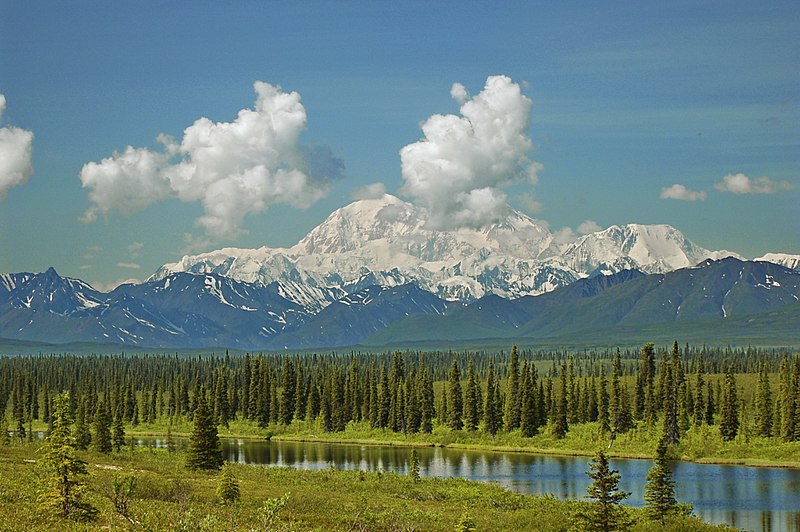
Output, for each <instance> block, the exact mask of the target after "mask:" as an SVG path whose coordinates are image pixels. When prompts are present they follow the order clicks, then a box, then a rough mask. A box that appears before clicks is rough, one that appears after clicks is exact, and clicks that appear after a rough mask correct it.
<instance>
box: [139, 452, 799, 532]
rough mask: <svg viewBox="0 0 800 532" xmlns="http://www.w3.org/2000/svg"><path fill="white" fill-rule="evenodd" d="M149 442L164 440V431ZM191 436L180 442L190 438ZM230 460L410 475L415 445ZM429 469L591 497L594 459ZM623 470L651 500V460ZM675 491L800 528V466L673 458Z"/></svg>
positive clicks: (624, 484) (510, 457)
mask: <svg viewBox="0 0 800 532" xmlns="http://www.w3.org/2000/svg"><path fill="white" fill-rule="evenodd" d="M140 444H141V445H153V446H163V445H164V441H163V440H162V439H158V438H143V439H142V440H140ZM185 444H186V441H185V440H184V441H178V445H179V446H181V445H185ZM223 452H224V454H225V457H226V459H227V460H229V461H232V462H239V463H244V464H260V465H272V466H286V467H296V468H301V469H325V468H327V467H329V465H328V464H330V463H333V464H334V466H335V467H336V468H337V469H347V470H359V469H363V470H365V471H377V470H383V471H387V472H388V471H393V472H396V473H400V474H405V473H406V472H407V467H408V459H409V456H410V453H411V449H409V448H405V447H388V446H371V445H369V446H362V445H342V444H327V443H294V442H269V441H252V440H223ZM417 454H418V456H419V462H420V474H421V475H422V476H436V477H463V478H468V479H472V480H477V481H481V482H495V483H497V484H500V485H501V486H505V487H507V488H508V489H511V490H513V491H516V492H519V493H527V494H535V495H543V494H552V495H555V496H556V497H559V498H573V499H579V498H583V496H584V495H585V494H586V488H587V487H588V485H589V477H588V476H587V475H586V470H587V469H588V458H585V457H565V456H550V455H533V454H522V453H501V452H488V451H464V450H455V449H443V448H434V447H423V448H418V449H417ZM610 462H611V466H612V467H613V468H614V469H617V470H619V472H620V474H621V475H622V480H621V482H620V485H621V486H620V487H621V489H624V490H625V491H628V492H631V495H630V497H629V498H628V499H627V500H626V502H627V503H628V504H631V505H633V506H643V505H644V499H643V493H644V484H645V477H646V476H647V472H648V470H649V469H650V467H651V466H652V465H653V463H652V461H650V460H623V459H612V460H611V461H610ZM671 468H672V472H673V479H674V480H675V495H676V498H677V499H678V501H679V502H689V503H692V504H693V505H694V512H695V514H696V515H698V516H700V517H701V518H703V519H704V520H706V521H708V522H712V523H727V524H729V525H732V526H735V527H737V528H742V529H745V530H755V531H780V530H787V531H796V532H800V471H797V470H790V469H780V468H757V467H743V466H724V465H705V464H693V463H690V462H673V463H672V464H671Z"/></svg>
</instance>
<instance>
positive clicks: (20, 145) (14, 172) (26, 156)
mask: <svg viewBox="0 0 800 532" xmlns="http://www.w3.org/2000/svg"><path fill="white" fill-rule="evenodd" d="M5 110H6V97H5V95H3V94H0V118H2V117H3V113H4V112H5ZM32 145H33V133H32V132H30V131H28V130H26V129H20V128H18V127H13V126H6V127H1V128H0V200H4V199H5V198H6V194H8V189H10V188H11V187H15V186H18V185H22V184H24V183H25V182H26V181H27V180H28V178H29V177H30V176H31V175H33V165H32V164H31V151H32Z"/></svg>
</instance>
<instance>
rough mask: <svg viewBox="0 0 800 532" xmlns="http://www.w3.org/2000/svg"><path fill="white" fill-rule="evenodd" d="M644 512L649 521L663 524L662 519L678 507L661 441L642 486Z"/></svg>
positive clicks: (664, 446)
mask: <svg viewBox="0 0 800 532" xmlns="http://www.w3.org/2000/svg"><path fill="white" fill-rule="evenodd" d="M644 501H645V511H646V513H647V516H648V518H649V519H651V520H653V521H659V522H660V523H661V524H662V525H663V524H664V517H666V516H667V515H668V514H669V513H671V512H674V511H675V510H676V508H677V507H678V503H677V501H676V500H675V482H673V480H672V471H670V469H669V466H668V465H667V446H666V444H665V443H664V442H663V441H662V442H661V443H660V444H659V445H658V448H657V449H656V458H655V464H654V465H653V467H651V468H650V471H648V473H647V482H646V484H645V486H644Z"/></svg>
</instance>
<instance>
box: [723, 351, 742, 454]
mask: <svg viewBox="0 0 800 532" xmlns="http://www.w3.org/2000/svg"><path fill="white" fill-rule="evenodd" d="M722 393H723V395H722V401H721V402H720V410H719V433H720V435H721V436H722V439H723V440H725V441H731V440H733V439H734V438H735V437H736V434H737V433H738V432H739V399H738V397H737V393H736V377H735V376H734V374H733V365H732V364H729V365H728V369H727V371H726V372H725V386H724V388H723V392H722Z"/></svg>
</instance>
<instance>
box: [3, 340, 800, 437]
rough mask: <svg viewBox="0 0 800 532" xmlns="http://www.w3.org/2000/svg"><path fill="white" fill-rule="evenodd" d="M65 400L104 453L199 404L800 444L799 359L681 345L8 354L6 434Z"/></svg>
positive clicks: (335, 425)
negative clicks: (706, 431)
mask: <svg viewBox="0 0 800 532" xmlns="http://www.w3.org/2000/svg"><path fill="white" fill-rule="evenodd" d="M737 379H740V382H739V383H737ZM742 382H746V385H743V384H742ZM61 391H68V392H69V401H70V404H69V409H70V415H71V416H72V419H74V420H75V437H76V439H77V443H78V445H79V446H81V447H85V446H88V445H92V446H93V447H95V448H96V449H98V450H104V451H107V450H110V449H111V448H112V447H113V446H118V445H121V444H122V443H123V442H122V441H121V440H122V438H123V435H124V426H126V425H128V426H136V425H138V424H140V423H148V424H150V423H164V422H166V423H169V422H170V421H172V420H175V419H176V418H178V419H184V420H189V419H192V417H193V415H194V413H195V410H196V409H197V407H198V404H200V403H201V402H206V403H207V404H208V406H209V409H210V410H212V411H213V416H214V420H215V422H216V423H218V424H221V425H226V426H227V425H228V424H229V423H230V422H231V421H233V420H245V421H247V422H251V423H253V424H257V425H258V426H259V427H262V428H266V427H268V426H270V425H290V424H292V423H294V422H297V421H314V422H319V423H320V427H321V429H322V430H325V431H328V432H338V431H343V430H345V428H346V427H347V426H348V424H350V423H353V422H356V423H366V424H368V425H369V426H370V427H373V428H381V429H388V430H391V431H395V432H398V433H417V432H422V433H430V432H432V431H433V428H434V426H437V425H443V426H447V427H449V428H450V429H452V430H456V431H459V430H465V431H484V432H486V433H489V434H492V435H495V434H497V433H498V432H500V431H506V432H513V431H519V433H520V434H521V435H522V436H524V437H530V436H533V435H535V434H537V433H538V432H541V431H543V430H547V431H549V432H551V433H553V434H555V435H557V436H559V437H563V436H564V435H566V434H567V432H568V431H569V428H570V426H571V425H573V424H579V423H587V422H595V423H597V425H598V428H599V430H600V432H602V433H604V434H607V435H609V436H610V437H612V438H613V437H614V436H615V435H616V434H619V433H623V432H626V431H628V430H630V429H631V428H633V427H635V426H637V425H640V424H643V425H646V426H656V425H660V427H661V434H662V439H663V440H664V441H665V442H667V443H669V444H676V443H678V442H679V441H680V439H681V437H682V435H683V434H685V433H686V431H687V430H689V428H690V427H692V426H701V425H715V426H718V427H719V431H720V434H721V435H722V438H723V439H725V440H731V439H733V438H735V437H736V435H737V434H738V433H739V431H740V430H741V429H742V427H748V430H750V431H751V432H752V434H753V435H756V436H763V437H776V438H780V439H782V440H785V441H798V440H800V358H799V357H798V356H797V355H796V354H794V353H791V352H788V351H780V350H759V349H743V350H732V349H708V348H705V347H702V348H696V347H690V346H685V347H684V348H683V349H681V348H680V347H679V346H678V344H677V342H675V343H674V344H673V346H672V349H671V350H670V349H659V350H657V349H655V347H654V345H653V344H647V345H645V346H644V347H643V348H642V349H640V350H639V351H638V352H636V353H634V352H630V351H620V350H613V351H603V352H587V353H580V354H577V355H576V354H573V355H569V354H567V353H550V355H549V358H545V357H544V355H543V353H541V352H531V351H518V350H517V349H516V347H514V348H512V350H511V352H510V354H508V355H505V354H499V355H498V354H496V353H495V354H492V353H485V352H473V353H470V352H461V353H452V352H434V353H419V352H406V353H400V352H397V353H387V354H383V355H373V354H360V353H352V354H350V355H324V356H322V355H316V354H309V355H254V356H251V355H249V354H247V355H245V356H228V355H227V354H226V355H225V356H221V357H215V356H211V357H191V358H186V357H180V356H165V355H156V356H152V355H143V356H84V357H80V356H70V355H48V356H44V355H42V356H32V357H5V358H0V414H2V418H0V429H2V427H8V428H9V429H11V430H12V431H13V433H14V435H15V437H17V438H26V437H27V438H30V437H32V428H33V422H34V421H42V422H45V423H48V424H52V419H51V412H52V401H53V398H54V397H55V396H56V395H57V394H58V393H59V392H61ZM3 434H5V437H6V438H8V432H7V431H4V432H3ZM0 436H2V435H0Z"/></svg>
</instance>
